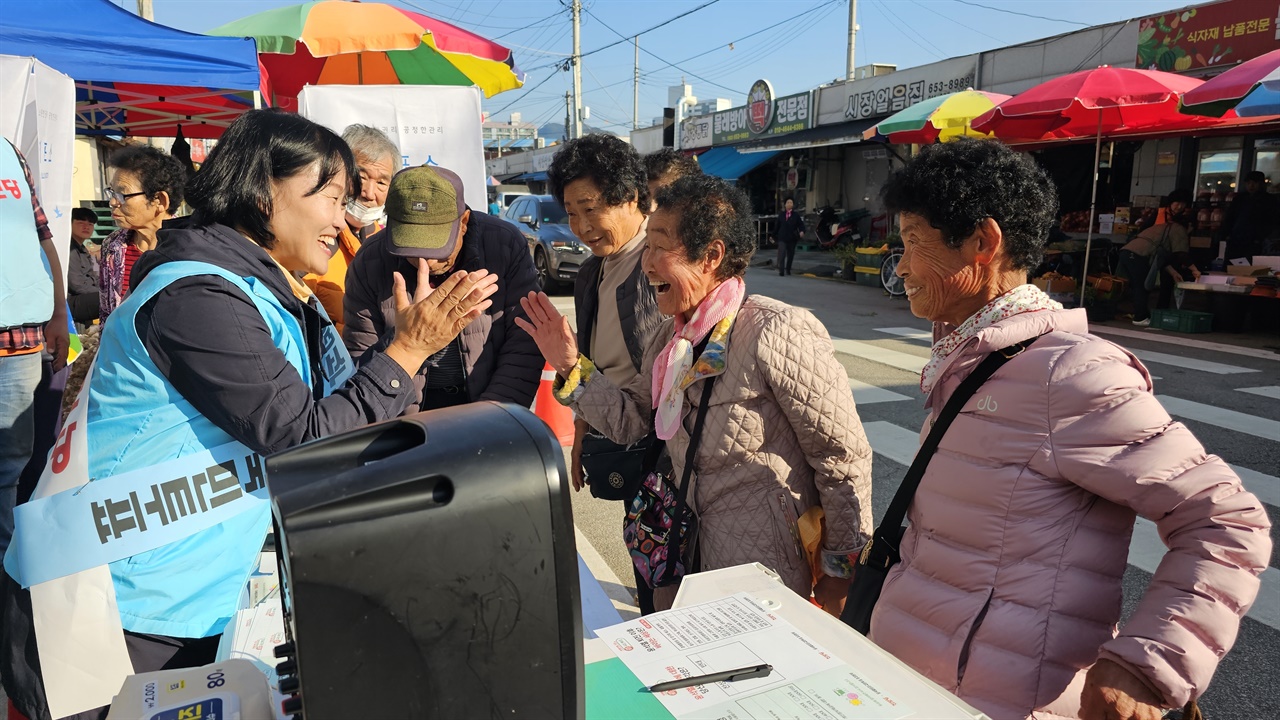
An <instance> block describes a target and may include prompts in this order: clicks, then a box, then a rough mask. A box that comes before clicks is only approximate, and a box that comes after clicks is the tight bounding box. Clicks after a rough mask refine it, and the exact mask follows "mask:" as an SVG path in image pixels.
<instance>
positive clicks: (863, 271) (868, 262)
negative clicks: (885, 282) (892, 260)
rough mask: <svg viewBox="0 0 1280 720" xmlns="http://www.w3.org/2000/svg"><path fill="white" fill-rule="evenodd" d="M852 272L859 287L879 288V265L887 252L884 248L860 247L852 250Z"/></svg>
mask: <svg viewBox="0 0 1280 720" xmlns="http://www.w3.org/2000/svg"><path fill="white" fill-rule="evenodd" d="M853 252H854V258H855V261H854V268H853V270H854V272H856V273H857V274H858V278H857V282H858V284H859V285H871V286H873V287H880V265H881V264H883V263H884V256H885V255H886V254H888V252H889V250H888V248H885V247H860V248H855V249H854V251H853Z"/></svg>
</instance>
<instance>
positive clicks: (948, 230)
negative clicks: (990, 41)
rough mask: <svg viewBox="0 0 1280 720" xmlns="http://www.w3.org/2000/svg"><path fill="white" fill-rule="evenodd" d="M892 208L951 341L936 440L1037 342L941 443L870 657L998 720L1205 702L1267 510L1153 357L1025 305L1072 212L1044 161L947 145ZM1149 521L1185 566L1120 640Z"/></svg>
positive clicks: (1170, 566)
mask: <svg viewBox="0 0 1280 720" xmlns="http://www.w3.org/2000/svg"><path fill="white" fill-rule="evenodd" d="M884 195H885V200H886V203H887V205H888V206H889V208H890V209H891V211H893V212H896V213H899V218H900V220H901V226H902V238H903V241H904V243H905V245H906V251H905V254H904V255H903V256H902V260H901V264H900V265H899V266H898V274H899V275H900V276H901V277H902V279H903V281H904V283H905V285H906V289H907V297H908V299H909V300H910V303H911V311H912V313H914V314H915V315H917V316H919V317H922V318H926V319H929V320H932V321H933V322H934V327H935V331H934V335H935V343H934V346H933V358H932V359H931V361H930V362H929V364H928V365H927V366H926V367H925V369H924V371H923V372H922V380H921V387H922V389H923V390H924V392H925V393H926V394H927V396H928V407H929V408H930V411H931V418H930V422H931V421H932V418H933V417H936V415H937V413H939V412H940V411H941V410H942V408H943V406H944V405H945V404H946V402H947V399H948V398H949V397H950V396H951V394H952V393H953V392H955V390H956V388H957V386H958V385H959V384H960V382H961V381H962V380H963V379H964V378H965V377H966V376H967V375H968V374H969V373H970V372H971V371H973V369H974V368H975V366H976V365H977V364H978V363H979V362H980V361H981V360H982V359H983V358H984V357H985V356H986V355H987V354H988V353H990V352H992V351H995V350H999V349H1002V348H1006V347H1009V346H1010V345H1014V344H1016V343H1021V342H1023V341H1025V340H1028V339H1031V338H1038V339H1036V340H1035V341H1034V343H1032V344H1031V345H1030V346H1029V347H1027V349H1026V350H1024V351H1023V352H1022V353H1021V354H1019V355H1017V356H1015V357H1013V359H1011V360H1009V361H1008V362H1007V363H1006V364H1005V365H1004V366H1003V367H1002V368H1001V369H999V370H998V371H997V372H996V373H995V375H994V376H992V378H991V379H990V380H988V381H987V382H986V384H985V385H983V386H982V388H981V389H979V390H978V392H977V393H976V394H975V395H974V397H973V398H972V399H971V400H969V402H968V403H967V404H966V406H965V407H964V409H963V410H962V411H961V413H960V415H959V416H958V417H957V418H956V420H955V422H954V424H952V425H951V427H950V429H949V430H948V431H947V433H946V434H945V435H944V436H943V439H942V442H941V445H940V447H939V449H938V451H937V454H936V455H934V457H933V459H932V461H931V463H930V464H929V466H928V470H927V472H926V473H925V475H924V478H923V480H922V482H921V484H920V486H919V488H918V490H917V492H916V494H915V497H914V500H913V502H912V505H911V508H910V510H909V512H908V519H909V521H910V526H909V529H908V530H907V533H906V536H905V537H904V539H903V543H902V547H901V553H902V560H901V562H900V563H899V564H898V565H896V566H895V567H894V569H893V570H892V571H891V572H890V574H889V577H888V579H887V580H886V581H885V584H884V589H883V593H882V595H881V596H880V600H879V602H878V603H877V604H876V606H875V612H874V614H873V615H872V618H871V638H872V639H873V640H874V641H875V642H876V643H878V644H879V645H880V646H881V647H883V648H885V649H886V650H888V651H889V652H892V653H893V654H894V655H896V656H897V657H898V658H899V659H901V660H903V661H905V662H907V663H908V664H910V665H911V666H912V667H914V668H915V669H917V670H919V671H920V672H921V673H923V674H925V675H927V676H928V677H930V678H932V679H933V680H934V681H936V682H938V683H939V684H941V685H942V686H943V687H946V688H948V689H949V690H951V691H952V692H955V693H956V694H958V695H959V696H960V697H962V698H964V699H965V700H967V701H969V702H970V703H971V704H973V705H974V706H975V707H977V708H979V709H981V710H983V711H985V712H986V713H987V714H989V715H990V716H991V717H993V718H997V720H999V719H1002V718H1023V717H1035V718H1051V717H1063V716H1065V717H1084V718H1116V719H1117V720H1124V719H1126V718H1137V719H1139V720H1155V719H1156V718H1159V717H1160V715H1161V711H1160V708H1169V707H1176V706H1181V705H1183V704H1184V703H1186V702H1187V701H1188V700H1193V699H1195V698H1197V697H1198V696H1200V695H1201V694H1203V693H1204V691H1205V688H1206V687H1207V686H1208V684H1209V681H1210V679H1211V678H1212V677H1213V673H1214V670H1215V669H1216V668H1217V665H1218V662H1219V661H1220V660H1221V658H1222V656H1223V655H1225V654H1226V652H1227V650H1228V649H1230V648H1231V645H1232V643H1233V642H1234V641H1235V637H1236V632H1237V630H1238V629H1239V624H1240V618H1241V617H1242V616H1243V615H1244V614H1245V613H1246V612H1247V611H1248V609H1249V606H1250V604H1251V603H1252V602H1253V599H1254V597H1255V596H1256V595H1257V593H1258V587H1259V580H1258V576H1259V575H1260V574H1261V573H1262V571H1263V570H1264V569H1265V568H1266V565H1267V559H1268V557H1269V555H1270V551H1271V541H1270V538H1269V534H1268V529H1269V527H1270V524H1269V522H1268V520H1267V516H1266V514H1265V512H1264V510H1263V507H1262V504H1261V503H1260V502H1259V501H1258V499H1257V498H1256V497H1254V496H1253V495H1251V494H1250V493H1248V492H1246V491H1245V490H1244V488H1243V487H1241V485H1240V480H1239V478H1238V477H1236V475H1235V473H1234V472H1232V470H1231V469H1230V468H1229V467H1228V466H1227V464H1226V463H1225V462H1223V461H1222V460H1221V459H1220V458H1218V457H1215V456H1213V455H1208V454H1206V453H1205V451H1204V448H1203V447H1202V446H1201V445H1200V443H1199V442H1197V441H1196V439H1195V437H1193V436H1192V435H1191V433H1190V431H1188V430H1187V428H1186V427H1184V426H1183V425H1182V424H1181V423H1178V422H1174V421H1173V420H1172V419H1170V417H1169V415H1168V414H1167V413H1166V412H1165V410H1164V409H1163V408H1162V407H1161V406H1160V403H1159V402H1158V401H1157V400H1156V399H1155V397H1154V396H1153V395H1152V386H1151V377H1150V376H1149V375H1148V374H1147V371H1146V368H1144V367H1143V366H1142V364H1141V363H1140V362H1138V360H1137V358H1135V357H1134V356H1133V355H1132V354H1131V353H1129V352H1127V351H1125V350H1124V349H1123V348H1121V347H1118V346H1117V345H1114V344H1112V343H1110V342H1108V341H1106V340H1103V339H1101V338H1098V337H1095V336H1093V335H1090V334H1089V332H1088V326H1087V324H1086V322H1085V312H1084V310H1063V309H1062V306H1061V305H1059V304H1058V303H1056V302H1054V301H1052V300H1051V299H1049V297H1048V296H1047V295H1045V294H1044V293H1042V292H1041V291H1040V290H1039V289H1037V288H1036V287H1034V286H1032V285H1027V284H1025V283H1026V273H1027V271H1028V270H1029V269H1030V268H1034V267H1035V266H1036V265H1037V264H1038V263H1039V260H1040V255H1041V246H1042V244H1043V240H1042V239H1043V238H1044V237H1045V235H1046V233H1047V231H1048V228H1049V223H1050V221H1051V220H1052V218H1053V215H1054V213H1055V212H1056V209H1057V200H1056V197H1055V194H1054V190H1053V186H1052V184H1051V182H1050V181H1049V180H1048V178H1047V177H1046V176H1045V174H1044V172H1043V171H1041V170H1040V169H1038V168H1037V167H1036V166H1035V164H1034V163H1033V162H1032V161H1031V160H1030V159H1029V158H1027V157H1026V156H1023V155H1019V154H1018V153H1015V152H1013V151H1012V150H1010V149H1008V148H1007V147H1005V146H1003V145H1001V144H999V143H996V142H994V141H974V140H969V141H960V142H953V143H950V144H947V145H935V146H931V147H928V148H925V150H924V151H923V152H922V153H921V154H920V155H919V156H918V157H916V158H915V159H913V160H912V161H911V162H910V163H908V165H907V166H906V167H905V168H904V169H902V170H900V171H899V172H897V173H896V174H895V175H894V176H893V177H891V178H890V180H889V181H888V183H887V185H886V187H885V189H884ZM927 427H928V424H926V429H927ZM1135 515H1141V516H1142V517H1145V518H1147V519H1149V520H1152V521H1154V522H1155V523H1156V524H1157V526H1158V528H1159V531H1160V536H1161V537H1162V538H1164V540H1165V542H1166V543H1167V544H1168V545H1169V552H1168V554H1167V555H1165V557H1164V559H1163V560H1162V561H1161V563H1160V566H1159V568H1158V569H1157V571H1156V574H1155V578H1154V579H1153V581H1152V582H1151V584H1150V587H1149V588H1148V590H1147V592H1146V594H1145V596H1144V597H1143V598H1142V601H1141V604H1140V605H1139V606H1138V609H1137V611H1136V612H1135V613H1134V615H1133V617H1132V618H1131V619H1130V620H1129V622H1128V623H1126V624H1125V625H1124V627H1123V628H1119V632H1117V627H1116V623H1117V621H1118V619H1119V618H1120V601H1121V579H1122V576H1123V574H1124V569H1125V563H1126V559H1127V556H1128V549H1129V539H1130V535H1131V534H1132V532H1133V526H1134V516H1135Z"/></svg>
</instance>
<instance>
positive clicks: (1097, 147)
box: [1080, 108, 1102, 307]
mask: <svg viewBox="0 0 1280 720" xmlns="http://www.w3.org/2000/svg"><path fill="white" fill-rule="evenodd" d="M1101 163H1102V109H1101V108H1099V109H1098V137H1097V139H1096V140H1095V141H1094V145H1093V191H1092V192H1090V193H1089V233H1088V234H1087V235H1085V238H1084V275H1082V276H1081V278H1080V307H1084V289H1085V288H1086V287H1088V286H1089V248H1090V246H1092V245H1093V214H1094V212H1095V211H1096V210H1097V206H1098V175H1100V174H1101V173H1100V171H1099V168H1098V166H1099V165H1100V164H1101Z"/></svg>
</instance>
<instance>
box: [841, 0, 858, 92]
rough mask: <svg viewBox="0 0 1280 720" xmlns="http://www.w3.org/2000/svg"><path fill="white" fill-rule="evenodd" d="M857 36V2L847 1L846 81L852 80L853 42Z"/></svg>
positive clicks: (853, 0)
mask: <svg viewBox="0 0 1280 720" xmlns="http://www.w3.org/2000/svg"><path fill="white" fill-rule="evenodd" d="M857 36H858V0H849V62H848V63H846V64H845V72H844V76H845V79H846V80H852V79H853V65H854V61H853V41H854V40H855V39H856V38H857Z"/></svg>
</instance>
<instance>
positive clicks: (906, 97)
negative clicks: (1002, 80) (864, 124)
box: [818, 54, 978, 125]
mask: <svg viewBox="0 0 1280 720" xmlns="http://www.w3.org/2000/svg"><path fill="white" fill-rule="evenodd" d="M977 70H978V56H977V55H976V54H975V55H966V56H964V57H959V58H951V59H950V60H942V61H940V62H936V63H931V64H929V65H921V66H920V67H914V68H907V69H906V70H899V71H897V72H892V73H889V74H887V75H877V76H876V77H870V78H866V79H864V80H854V81H852V82H842V83H839V84H837V85H828V86H827V87H824V88H822V89H821V90H819V91H818V124H819V125H833V124H836V123H843V122H851V121H854V120H864V119H867V118H878V117H887V116H889V115H892V114H894V113H896V112H898V111H900V110H905V109H906V108H909V107H911V106H912V105H915V104H916V103H918V102H921V101H923V100H928V99H929V98H934V97H938V96H939V95H946V94H948V93H953V92H960V91H961V90H964V89H966V88H970V87H973V85H974V79H975V76H976V74H977Z"/></svg>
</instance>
